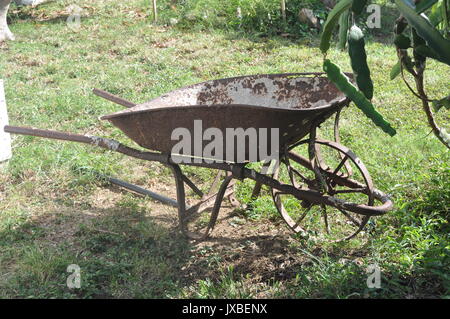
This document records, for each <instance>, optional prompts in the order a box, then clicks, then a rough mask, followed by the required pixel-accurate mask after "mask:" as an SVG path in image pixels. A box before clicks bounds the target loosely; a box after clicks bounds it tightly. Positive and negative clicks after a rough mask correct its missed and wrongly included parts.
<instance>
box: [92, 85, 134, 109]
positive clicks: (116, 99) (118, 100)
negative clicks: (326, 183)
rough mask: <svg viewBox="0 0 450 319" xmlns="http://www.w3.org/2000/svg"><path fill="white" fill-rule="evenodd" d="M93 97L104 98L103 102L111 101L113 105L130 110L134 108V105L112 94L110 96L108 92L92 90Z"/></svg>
mask: <svg viewBox="0 0 450 319" xmlns="http://www.w3.org/2000/svg"><path fill="white" fill-rule="evenodd" d="M92 92H93V93H94V94H95V95H97V96H100V97H102V98H104V99H105V100H108V101H111V102H113V103H116V104H119V105H122V106H125V107H126V108H130V107H133V106H136V104H135V103H133V102H130V101H127V100H125V99H123V98H121V97H118V96H115V95H114V94H111V93H109V92H106V91H103V90H100V89H94V90H93V91H92Z"/></svg>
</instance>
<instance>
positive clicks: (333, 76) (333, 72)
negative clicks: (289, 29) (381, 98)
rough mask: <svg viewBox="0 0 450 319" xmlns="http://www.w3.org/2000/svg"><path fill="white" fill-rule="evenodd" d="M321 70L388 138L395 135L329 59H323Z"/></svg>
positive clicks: (370, 104) (371, 105)
mask: <svg viewBox="0 0 450 319" xmlns="http://www.w3.org/2000/svg"><path fill="white" fill-rule="evenodd" d="M323 70H324V71H325V72H326V73H327V76H328V78H329V79H330V81H332V82H333V83H334V84H335V85H336V87H337V88H338V89H339V90H340V91H341V92H343V93H344V94H345V95H346V96H347V97H348V98H349V99H350V100H352V101H353V102H354V103H355V105H356V106H357V107H358V108H359V109H360V110H361V111H362V112H363V113H364V114H365V115H366V116H367V117H368V118H369V119H371V120H372V122H373V123H374V124H375V125H377V126H378V127H379V128H381V129H382V130H383V131H384V132H385V133H387V134H389V135H390V136H394V135H395V134H396V133H397V132H396V131H395V129H394V128H393V127H392V126H391V124H389V122H387V121H386V120H385V119H384V118H383V116H382V115H381V114H380V113H378V111H377V110H376V109H375V107H374V106H373V104H372V102H370V101H369V100H368V99H367V98H366V97H365V95H364V94H363V93H362V92H361V91H359V90H358V89H357V88H356V87H355V86H354V85H353V84H352V83H351V82H350V80H349V79H348V77H347V76H346V75H345V74H344V73H342V71H341V70H340V68H339V67H338V66H337V65H336V64H334V63H333V62H331V61H330V60H329V59H325V60H324V61H323Z"/></svg>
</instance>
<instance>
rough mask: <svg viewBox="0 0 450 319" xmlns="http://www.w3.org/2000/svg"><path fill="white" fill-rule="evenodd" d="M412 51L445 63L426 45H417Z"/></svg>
mask: <svg viewBox="0 0 450 319" xmlns="http://www.w3.org/2000/svg"><path fill="white" fill-rule="evenodd" d="M414 51H416V52H417V53H419V54H420V55H423V56H425V57H427V58H431V59H435V60H437V61H440V62H442V63H445V62H444V61H443V60H442V59H441V57H440V56H439V55H437V53H436V52H434V51H433V49H431V48H430V47H429V46H428V45H419V46H418V47H416V48H414Z"/></svg>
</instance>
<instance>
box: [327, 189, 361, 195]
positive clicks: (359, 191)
mask: <svg viewBox="0 0 450 319" xmlns="http://www.w3.org/2000/svg"><path fill="white" fill-rule="evenodd" d="M334 193H335V194H348V193H363V194H366V193H367V188H351V189H338V190H335V191H334Z"/></svg>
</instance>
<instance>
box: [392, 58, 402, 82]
mask: <svg viewBox="0 0 450 319" xmlns="http://www.w3.org/2000/svg"><path fill="white" fill-rule="evenodd" d="M401 64H402V62H400V61H398V62H397V64H396V65H394V66H393V67H392V69H391V74H390V79H391V80H393V79H395V78H396V77H397V76H398V75H399V74H400V72H401V70H402V65H401Z"/></svg>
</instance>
